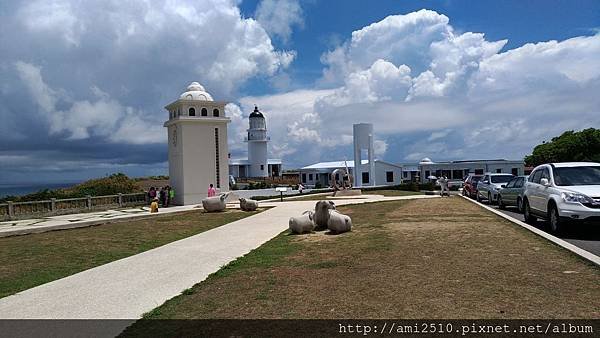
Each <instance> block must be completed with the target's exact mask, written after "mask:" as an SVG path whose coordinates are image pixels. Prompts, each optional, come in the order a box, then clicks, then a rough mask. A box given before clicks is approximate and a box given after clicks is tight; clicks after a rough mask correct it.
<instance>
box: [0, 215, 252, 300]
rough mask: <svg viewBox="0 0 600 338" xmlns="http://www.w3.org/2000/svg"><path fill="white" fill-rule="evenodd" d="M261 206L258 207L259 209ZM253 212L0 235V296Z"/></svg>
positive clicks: (130, 221) (167, 216)
mask: <svg viewBox="0 0 600 338" xmlns="http://www.w3.org/2000/svg"><path fill="white" fill-rule="evenodd" d="M257 212H259V211H257ZM257 212H241V211H237V210H228V211H225V212H222V213H202V212H200V211H199V210H195V211H189V212H182V213H175V214H165V215H157V216H153V217H149V218H144V219H137V220H135V219H134V220H125V221H120V222H115V223H110V224H104V225H97V226H91V227H86V228H76V229H69V230H60V231H50V232H45V233H40V234H29V235H24V236H14V237H4V238H0V276H1V278H0V298H1V297H5V296H8V295H11V294H14V293H16V292H19V291H22V290H26V289H29V288H32V287H34V286H37V285H41V284H44V283H47V282H50V281H53V280H56V279H60V278H63V277H66V276H69V275H72V274H75V273H77V272H80V271H83V270H87V269H90V268H93V267H96V266H99V265H103V264H106V263H109V262H112V261H115V260H118V259H121V258H124V257H128V256H131V255H135V254H138V253H140V252H143V251H147V250H150V249H153V248H156V247H159V246H161V245H164V244H167V243H170V242H173V241H177V240H180V239H182V238H186V237H189V236H193V235H196V234H198V233H201V232H203V231H206V230H209V229H212V228H215V227H218V226H221V225H223V224H227V223H230V222H233V221H236V220H239V219H241V218H244V217H247V216H250V215H253V214H256V213H257Z"/></svg>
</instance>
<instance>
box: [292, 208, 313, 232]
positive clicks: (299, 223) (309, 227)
mask: <svg viewBox="0 0 600 338" xmlns="http://www.w3.org/2000/svg"><path fill="white" fill-rule="evenodd" d="M314 214H315V213H314V212H312V211H310V210H309V211H305V212H304V213H303V214H302V216H299V217H290V231H291V232H292V233H293V234H303V233H306V232H311V231H313V229H314V228H315V223H314V222H313V217H314Z"/></svg>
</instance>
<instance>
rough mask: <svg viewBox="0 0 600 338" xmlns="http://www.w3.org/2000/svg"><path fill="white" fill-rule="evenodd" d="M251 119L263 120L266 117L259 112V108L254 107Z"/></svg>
mask: <svg viewBox="0 0 600 338" xmlns="http://www.w3.org/2000/svg"><path fill="white" fill-rule="evenodd" d="M250 117H262V118H264V115H263V114H262V113H261V112H260V111H259V110H258V107H257V106H254V111H253V112H252V113H250Z"/></svg>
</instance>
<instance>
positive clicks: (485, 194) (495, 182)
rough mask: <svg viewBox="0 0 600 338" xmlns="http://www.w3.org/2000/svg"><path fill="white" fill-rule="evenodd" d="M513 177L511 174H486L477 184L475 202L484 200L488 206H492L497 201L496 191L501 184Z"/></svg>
mask: <svg viewBox="0 0 600 338" xmlns="http://www.w3.org/2000/svg"><path fill="white" fill-rule="evenodd" d="M513 177H514V176H513V175H511V174H501V173H498V174H493V173H486V174H485V175H484V176H483V178H482V179H481V180H480V181H479V182H478V183H477V194H476V196H477V201H478V202H481V200H482V199H486V200H487V202H488V203H489V204H494V203H495V202H496V201H497V200H498V191H499V190H500V189H501V186H502V184H506V183H508V181H510V180H511V179H512V178H513Z"/></svg>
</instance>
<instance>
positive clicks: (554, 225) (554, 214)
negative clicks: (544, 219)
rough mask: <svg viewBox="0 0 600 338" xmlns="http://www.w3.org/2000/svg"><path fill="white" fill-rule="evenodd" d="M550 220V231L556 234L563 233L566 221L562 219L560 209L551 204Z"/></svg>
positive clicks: (549, 210)
mask: <svg viewBox="0 0 600 338" xmlns="http://www.w3.org/2000/svg"><path fill="white" fill-rule="evenodd" d="M548 222H549V223H550V231H552V233H554V234H558V233H561V232H562V230H563V228H564V221H562V220H561V219H560V215H559V214H558V209H557V208H556V206H554V205H551V206H550V208H549V209H548Z"/></svg>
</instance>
